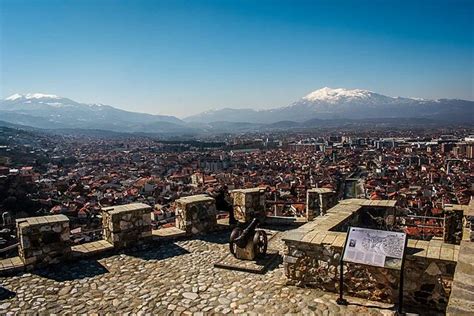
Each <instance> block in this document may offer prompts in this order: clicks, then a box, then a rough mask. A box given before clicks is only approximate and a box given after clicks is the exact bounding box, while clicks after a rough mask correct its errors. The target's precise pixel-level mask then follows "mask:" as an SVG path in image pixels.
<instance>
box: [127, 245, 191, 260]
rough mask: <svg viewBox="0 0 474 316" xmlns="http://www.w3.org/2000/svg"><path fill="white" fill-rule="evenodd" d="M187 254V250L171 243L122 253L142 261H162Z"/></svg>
mask: <svg viewBox="0 0 474 316" xmlns="http://www.w3.org/2000/svg"><path fill="white" fill-rule="evenodd" d="M188 253H190V252H189V251H188V250H186V249H184V248H183V247H180V246H178V245H177V244H175V243H173V242H167V243H162V244H159V245H153V246H149V247H147V248H146V249H142V250H130V251H125V252H124V254H126V255H128V256H131V257H135V258H140V259H143V260H164V259H167V258H171V257H176V256H182V255H186V254H188Z"/></svg>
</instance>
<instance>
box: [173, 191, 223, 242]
mask: <svg viewBox="0 0 474 316" xmlns="http://www.w3.org/2000/svg"><path fill="white" fill-rule="evenodd" d="M175 207H176V208H175V214H176V228H178V229H181V230H183V231H185V232H186V233H187V234H202V233H206V232H209V231H212V230H214V229H215V227H216V226H217V211H216V201H215V199H214V198H212V197H210V196H207V195H203V194H202V195H193V196H187V197H183V198H180V199H178V200H176V201H175Z"/></svg>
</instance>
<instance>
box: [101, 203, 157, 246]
mask: <svg viewBox="0 0 474 316" xmlns="http://www.w3.org/2000/svg"><path fill="white" fill-rule="evenodd" d="M151 212H152V209H151V207H150V206H148V205H146V204H142V203H133V204H127V205H120V206H112V207H106V208H103V209H102V225H103V238H104V240H106V241H107V242H109V243H111V244H112V245H113V246H114V247H115V248H125V247H129V246H133V245H135V244H137V242H139V241H141V240H143V239H146V238H149V237H151Z"/></svg>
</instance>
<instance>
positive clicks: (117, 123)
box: [0, 93, 183, 131]
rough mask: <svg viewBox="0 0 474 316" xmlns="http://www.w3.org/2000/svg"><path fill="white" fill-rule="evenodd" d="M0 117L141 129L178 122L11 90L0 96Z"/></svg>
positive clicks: (30, 123)
mask: <svg viewBox="0 0 474 316" xmlns="http://www.w3.org/2000/svg"><path fill="white" fill-rule="evenodd" d="M0 120H2V121H7V122H10V123H14V124H21V125H28V126H32V127H39V128H94V129H108V130H117V131H123V130H124V129H127V128H129V129H132V130H134V131H136V130H140V131H142V130H141V127H143V126H144V125H145V124H154V126H155V127H156V123H163V125H165V124H164V123H166V124H167V125H169V124H177V125H182V124H183V122H182V121H181V120H179V119H178V118H176V117H174V116H164V115H151V114H144V113H135V112H129V111H124V110H120V109H117V108H114V107H112V106H109V105H103V104H84V103H79V102H76V101H73V100H71V99H68V98H63V97H59V96H57V95H52V94H42V93H32V94H24V95H22V94H18V93H15V94H13V95H11V96H9V97H7V98H5V99H4V100H0Z"/></svg>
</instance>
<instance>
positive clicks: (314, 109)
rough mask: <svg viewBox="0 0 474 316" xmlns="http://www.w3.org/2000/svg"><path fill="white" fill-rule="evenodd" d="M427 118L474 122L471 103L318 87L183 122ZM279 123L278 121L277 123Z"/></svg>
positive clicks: (190, 118)
mask: <svg viewBox="0 0 474 316" xmlns="http://www.w3.org/2000/svg"><path fill="white" fill-rule="evenodd" d="M367 118H427V119H433V120H437V121H445V122H446V121H456V122H467V123H473V122H474V102H473V101H466V100H457V99H439V100H426V99H416V98H404V97H388V96H385V95H381V94H378V93H375V92H372V91H368V90H361V89H354V90H349V89H331V88H327V87H325V88H322V89H319V90H316V91H313V92H311V93H309V94H308V95H306V96H304V97H303V98H301V99H300V100H298V101H296V102H294V103H292V104H290V105H288V106H285V107H281V108H275V109H270V110H253V109H230V108H225V109H221V110H212V111H207V112H203V113H200V114H197V115H193V116H190V117H187V118H186V119H185V121H187V122H200V123H209V122H214V121H228V122H250V123H270V124H274V123H277V122H281V121H294V122H304V121H307V120H309V119H321V120H328V119H329V120H335V119H367ZM280 124H281V123H280Z"/></svg>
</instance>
